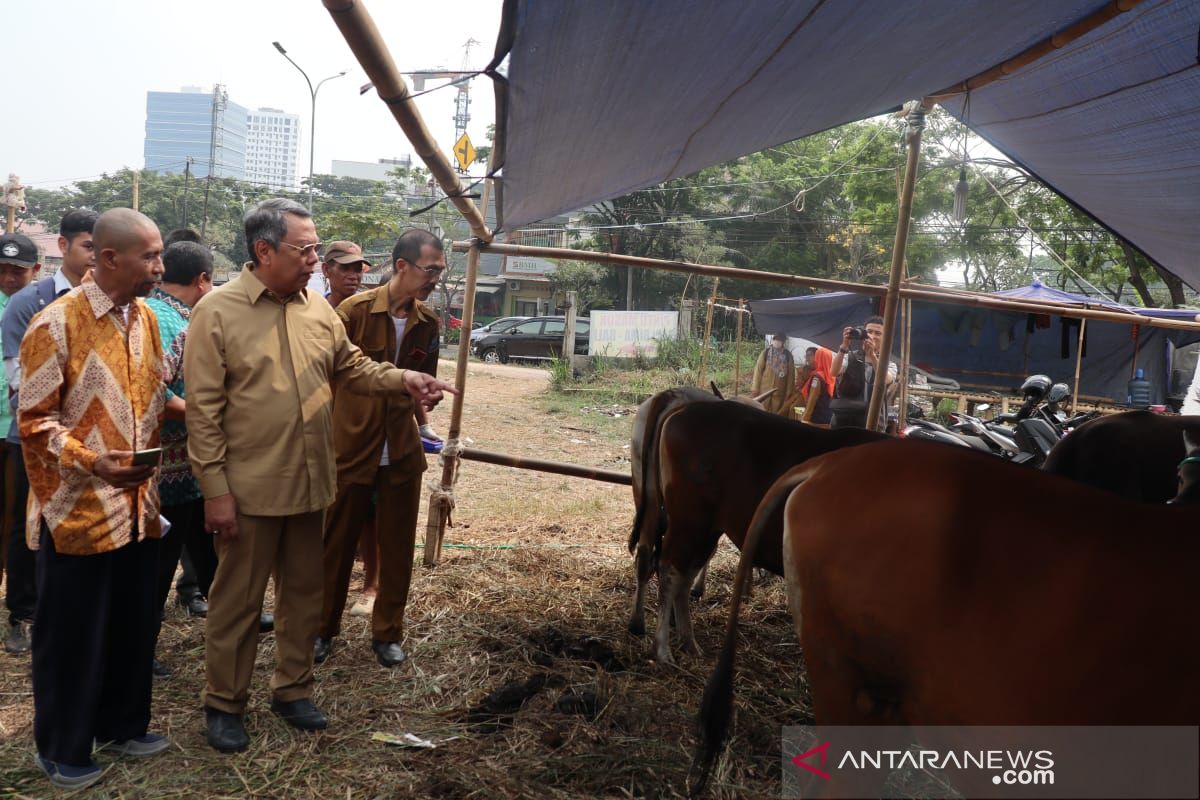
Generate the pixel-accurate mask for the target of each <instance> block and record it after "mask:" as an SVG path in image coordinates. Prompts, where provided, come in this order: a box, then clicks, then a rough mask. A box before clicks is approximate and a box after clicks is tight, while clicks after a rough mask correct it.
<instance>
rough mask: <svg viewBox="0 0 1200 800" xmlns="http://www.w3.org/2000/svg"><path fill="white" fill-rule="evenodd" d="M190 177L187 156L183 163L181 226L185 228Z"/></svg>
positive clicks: (190, 163)
mask: <svg viewBox="0 0 1200 800" xmlns="http://www.w3.org/2000/svg"><path fill="white" fill-rule="evenodd" d="M191 177H192V157H191V156H188V157H187V158H186V159H185V160H184V162H183V225H182V226H180V227H183V228H186V227H187V206H188V180H189V179H190V178H191Z"/></svg>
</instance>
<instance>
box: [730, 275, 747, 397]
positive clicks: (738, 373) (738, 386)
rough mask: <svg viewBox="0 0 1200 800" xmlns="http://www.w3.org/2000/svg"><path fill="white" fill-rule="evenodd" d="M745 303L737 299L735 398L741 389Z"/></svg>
mask: <svg viewBox="0 0 1200 800" xmlns="http://www.w3.org/2000/svg"><path fill="white" fill-rule="evenodd" d="M745 306H746V301H745V300H742V299H741V298H738V319H737V350H736V351H735V353H736V355H735V356H734V358H735V359H736V360H735V361H734V362H733V396H734V397H737V396H738V394H739V393H740V392H741V389H742V311H743V310H744V309H745Z"/></svg>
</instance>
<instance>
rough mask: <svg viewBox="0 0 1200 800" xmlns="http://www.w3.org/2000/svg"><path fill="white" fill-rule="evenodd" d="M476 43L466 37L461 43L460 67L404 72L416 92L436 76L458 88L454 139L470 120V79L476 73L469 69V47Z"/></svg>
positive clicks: (421, 89) (460, 134) (464, 130)
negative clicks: (464, 41) (463, 43)
mask: <svg viewBox="0 0 1200 800" xmlns="http://www.w3.org/2000/svg"><path fill="white" fill-rule="evenodd" d="M477 44H480V42H478V41H476V40H475V39H468V40H467V43H466V44H465V45H463V60H462V68H461V69H458V70H449V69H423V70H418V71H416V72H405V73H404V74H405V75H407V76H409V77H410V78H412V83H413V91H416V92H423V91H425V81H428V80H435V79H438V78H444V79H449V81H450V85H451V86H456V87H457V88H458V93H457V94H456V95H455V97H454V138H455V139H456V140H457V139H458V138H459V137H460V136H462V135H463V134H464V133H466V132H467V124H468V123H470V121H471V79H472V78H474V77H475V75H476V73H474V72H472V71H471V69H470V66H471V48H472V47H474V46H475V45H477Z"/></svg>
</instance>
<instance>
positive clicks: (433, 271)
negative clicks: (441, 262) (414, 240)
mask: <svg viewBox="0 0 1200 800" xmlns="http://www.w3.org/2000/svg"><path fill="white" fill-rule="evenodd" d="M405 263H408V265H409V266H411V267H412V268H413V269H415V270H420V271H421V272H424V273H425V274H426V275H427V276H429V277H430V278H436V277H437V276H438V275H441V274H442V273H443V272H445V271H446V268H445V267H439V266H436V265H435V266H430V267H422V266H421V265H420V264H413V263H411V262H405Z"/></svg>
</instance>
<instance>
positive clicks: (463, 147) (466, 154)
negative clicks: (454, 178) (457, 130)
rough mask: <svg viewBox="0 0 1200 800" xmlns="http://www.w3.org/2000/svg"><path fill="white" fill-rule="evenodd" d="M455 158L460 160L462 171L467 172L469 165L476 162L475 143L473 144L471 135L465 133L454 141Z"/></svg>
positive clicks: (459, 164)
mask: <svg viewBox="0 0 1200 800" xmlns="http://www.w3.org/2000/svg"><path fill="white" fill-rule="evenodd" d="M454 158H455V160H456V161H458V169H459V171H460V172H466V171H467V167H469V166H471V164H473V163H474V162H475V145H473V144H471V137H470V136H467V134H465V133H464V134H463V135H462V136H460V137H458V141H457V142H455V143H454Z"/></svg>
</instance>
